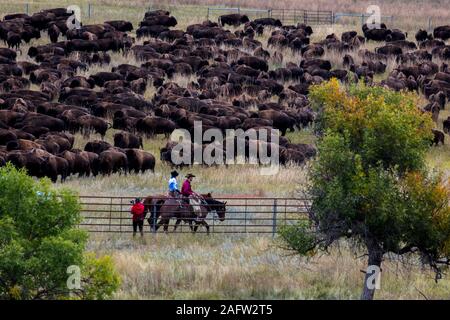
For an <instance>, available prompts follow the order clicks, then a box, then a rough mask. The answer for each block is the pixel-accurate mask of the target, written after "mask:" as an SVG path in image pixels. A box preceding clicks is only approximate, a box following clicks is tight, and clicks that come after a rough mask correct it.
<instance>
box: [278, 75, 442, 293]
mask: <svg viewBox="0 0 450 320" xmlns="http://www.w3.org/2000/svg"><path fill="white" fill-rule="evenodd" d="M417 99H418V97H417V95H415V94H412V93H405V92H394V91H391V90H388V89H385V88H381V87H369V86H365V85H364V84H355V85H351V86H350V87H348V88H345V87H343V86H341V85H340V84H339V82H338V81H337V80H335V79H332V80H330V81H329V82H325V83H322V84H320V85H317V86H314V87H313V88H312V89H311V92H310V100H311V103H312V106H313V108H315V110H316V111H317V113H318V118H317V121H316V130H317V133H318V135H319V136H320V138H319V143H318V149H319V152H318V156H317V158H316V159H315V161H314V162H313V163H312V166H311V171H310V185H309V186H308V188H309V190H308V194H309V196H310V197H312V205H311V208H310V212H309V217H310V219H309V222H307V223H302V224H298V225H293V226H288V227H285V228H283V229H282V230H281V232H280V235H281V237H282V239H283V240H284V242H285V243H286V244H287V247H289V248H290V249H293V250H295V251H297V252H298V253H300V254H303V255H308V254H311V253H315V252H317V250H320V249H324V250H326V249H327V248H328V247H330V246H331V245H332V244H333V243H335V242H336V241H337V240H339V239H342V238H345V239H348V241H349V242H350V243H354V244H356V245H358V246H357V247H359V248H360V247H361V245H363V246H364V247H365V248H366V250H367V255H368V269H367V272H366V276H365V279H364V286H363V292H362V295H361V298H362V299H373V297H374V293H375V288H376V286H374V285H373V284H374V282H373V280H376V277H374V275H375V273H376V272H377V270H381V264H382V261H383V257H384V256H385V254H387V253H394V254H398V255H404V254H419V255H420V256H421V258H422V260H421V261H422V262H423V263H425V264H428V265H429V266H431V268H432V269H433V270H434V271H435V272H436V279H438V278H440V277H441V273H442V270H443V267H445V266H448V265H449V264H450V209H449V206H448V201H449V196H450V193H449V188H448V186H447V185H445V184H444V183H443V181H442V179H441V177H440V176H439V175H437V174H431V173H429V171H428V170H427V167H426V164H425V155H426V152H427V150H428V148H429V145H430V143H429V141H430V139H431V138H432V131H431V129H432V120H431V117H430V116H429V115H428V114H426V113H422V112H421V111H420V110H419V108H418V107H417V106H418V100H417ZM355 248H356V246H355Z"/></svg>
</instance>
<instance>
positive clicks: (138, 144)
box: [114, 131, 144, 149]
mask: <svg viewBox="0 0 450 320" xmlns="http://www.w3.org/2000/svg"><path fill="white" fill-rule="evenodd" d="M114 146H115V147H118V148H123V149H126V148H135V149H139V148H144V145H143V143H142V137H139V136H137V135H135V134H132V133H129V132H123V131H122V132H118V133H116V134H115V135H114Z"/></svg>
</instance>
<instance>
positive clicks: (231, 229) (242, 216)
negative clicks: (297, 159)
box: [80, 196, 310, 236]
mask: <svg viewBox="0 0 450 320" xmlns="http://www.w3.org/2000/svg"><path fill="white" fill-rule="evenodd" d="M134 198H135V197H104V196H102V197H97V196H80V204H81V206H82V210H81V215H82V217H83V221H82V222H81V223H80V227H81V228H82V229H85V230H87V231H89V232H94V233H130V232H132V231H133V229H132V220H131V217H132V216H131V213H130V209H131V206H132V204H131V201H132V200H133V199H134ZM215 199H216V200H219V201H223V202H225V201H226V214H225V220H224V221H220V220H219V217H218V215H217V214H216V213H214V212H210V213H209V214H208V215H207V217H206V218H205V221H206V223H207V224H208V225H209V226H210V232H211V233H222V234H225V233H233V234H271V235H273V236H274V235H275V234H276V233H277V232H278V230H279V228H280V227H281V226H286V225H290V224H295V223H296V222H299V221H302V220H305V219H307V217H308V216H307V210H308V208H309V206H310V201H309V200H307V199H299V198H262V197H223V198H215ZM174 210H175V209H174ZM148 218H150V214H147V216H146V219H145V228H144V230H145V232H146V233H152V232H155V230H154V229H152V228H151V227H150V224H149V223H148V222H147V219H148ZM174 223H175V219H172V221H171V224H170V226H169V232H173V228H174ZM157 232H163V228H160V229H158V230H157ZM176 232H177V233H189V232H191V230H190V228H189V226H188V224H184V223H181V224H180V226H179V227H178V229H177V230H176ZM198 232H206V229H205V228H201V227H199V229H198Z"/></svg>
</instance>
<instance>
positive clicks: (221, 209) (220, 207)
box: [214, 201, 227, 221]
mask: <svg viewBox="0 0 450 320" xmlns="http://www.w3.org/2000/svg"><path fill="white" fill-rule="evenodd" d="M226 204H227V202H226V201H225V202H221V201H217V204H216V205H215V206H214V209H215V210H216V213H217V215H218V216H219V220H220V221H224V220H225V212H226V211H227V208H226Z"/></svg>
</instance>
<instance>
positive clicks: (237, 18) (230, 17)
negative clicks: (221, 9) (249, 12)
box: [219, 13, 250, 27]
mask: <svg viewBox="0 0 450 320" xmlns="http://www.w3.org/2000/svg"><path fill="white" fill-rule="evenodd" d="M249 21H250V19H249V18H248V17H247V16H246V15H245V14H239V13H232V14H225V15H222V16H220V17H219V23H220V25H221V26H225V25H229V26H235V27H237V26H240V25H241V24H244V23H247V22H249Z"/></svg>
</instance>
